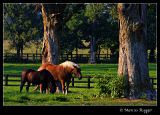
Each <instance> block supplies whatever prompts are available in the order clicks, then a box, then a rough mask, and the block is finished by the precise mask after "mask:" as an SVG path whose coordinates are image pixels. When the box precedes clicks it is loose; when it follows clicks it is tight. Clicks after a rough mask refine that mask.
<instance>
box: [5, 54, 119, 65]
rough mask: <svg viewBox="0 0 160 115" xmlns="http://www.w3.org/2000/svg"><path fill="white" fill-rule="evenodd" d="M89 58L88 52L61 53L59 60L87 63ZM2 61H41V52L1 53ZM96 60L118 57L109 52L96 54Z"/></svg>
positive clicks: (116, 58)
mask: <svg viewBox="0 0 160 115" xmlns="http://www.w3.org/2000/svg"><path fill="white" fill-rule="evenodd" d="M89 58H90V54H61V55H60V62H63V61H65V60H71V61H75V62H79V63H80V62H82V63H88V62H89ZM3 61H4V62H23V63H29V62H32V63H36V62H41V61H42V54H36V53H23V55H21V56H19V58H18V56H17V54H16V53H3ZM96 61H97V63H98V62H102V63H103V62H115V63H116V62H117V61H118V57H117V56H115V55H111V54H99V55H98V54H97V55H96Z"/></svg>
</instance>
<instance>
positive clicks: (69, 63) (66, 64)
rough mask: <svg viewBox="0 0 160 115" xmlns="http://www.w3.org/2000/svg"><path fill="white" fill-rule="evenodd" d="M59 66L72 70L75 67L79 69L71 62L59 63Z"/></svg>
mask: <svg viewBox="0 0 160 115" xmlns="http://www.w3.org/2000/svg"><path fill="white" fill-rule="evenodd" d="M60 65H61V66H63V67H70V68H74V66H76V67H77V68H80V67H79V65H78V64H76V63H74V62H71V61H65V62H63V63H61V64H60Z"/></svg>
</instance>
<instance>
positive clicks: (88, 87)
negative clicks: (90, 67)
mask: <svg viewBox="0 0 160 115" xmlns="http://www.w3.org/2000/svg"><path fill="white" fill-rule="evenodd" d="M88 88H90V76H88Z"/></svg>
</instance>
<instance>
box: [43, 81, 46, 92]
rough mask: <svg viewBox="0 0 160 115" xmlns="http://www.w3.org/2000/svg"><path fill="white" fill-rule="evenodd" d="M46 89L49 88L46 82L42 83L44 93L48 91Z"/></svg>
mask: <svg viewBox="0 0 160 115" xmlns="http://www.w3.org/2000/svg"><path fill="white" fill-rule="evenodd" d="M46 89H47V84H46V83H45V82H44V83H42V93H43V92H44V93H47V92H46Z"/></svg>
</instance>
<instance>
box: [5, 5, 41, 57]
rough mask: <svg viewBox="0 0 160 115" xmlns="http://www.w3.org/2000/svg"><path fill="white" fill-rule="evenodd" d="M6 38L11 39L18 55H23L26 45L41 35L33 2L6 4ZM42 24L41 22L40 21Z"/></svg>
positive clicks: (11, 43) (10, 41)
mask: <svg viewBox="0 0 160 115" xmlns="http://www.w3.org/2000/svg"><path fill="white" fill-rule="evenodd" d="M3 8H4V38H5V39H7V40H9V43H10V45H11V47H12V48H15V49H16V50H17V56H18V57H19V56H20V54H21V55H23V49H24V46H27V43H29V42H31V40H34V39H35V38H37V35H40V31H39V29H38V28H40V27H39V26H38V25H36V22H37V21H38V18H37V17H36V16H35V15H36V13H34V5H32V4H4V6H3ZM39 25H40V23H39Z"/></svg>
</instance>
